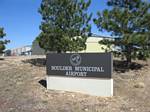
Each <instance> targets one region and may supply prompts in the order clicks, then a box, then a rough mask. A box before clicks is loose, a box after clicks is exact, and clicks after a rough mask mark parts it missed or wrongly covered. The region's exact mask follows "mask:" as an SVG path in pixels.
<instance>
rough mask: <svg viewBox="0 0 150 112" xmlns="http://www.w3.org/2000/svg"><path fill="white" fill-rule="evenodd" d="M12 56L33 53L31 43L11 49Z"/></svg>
mask: <svg viewBox="0 0 150 112" xmlns="http://www.w3.org/2000/svg"><path fill="white" fill-rule="evenodd" d="M11 55H12V56H21V55H31V45H27V46H23V47H19V48H15V49H11Z"/></svg>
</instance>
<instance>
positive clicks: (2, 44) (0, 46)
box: [0, 28, 9, 53]
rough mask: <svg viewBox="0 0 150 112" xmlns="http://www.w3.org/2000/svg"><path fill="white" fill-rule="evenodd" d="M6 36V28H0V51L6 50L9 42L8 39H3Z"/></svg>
mask: <svg viewBox="0 0 150 112" xmlns="http://www.w3.org/2000/svg"><path fill="white" fill-rule="evenodd" d="M4 36H6V34H5V33H4V29H3V28H0V53H3V51H4V50H5V44H7V43H8V42H9V41H8V40H4V39H3V38H4Z"/></svg>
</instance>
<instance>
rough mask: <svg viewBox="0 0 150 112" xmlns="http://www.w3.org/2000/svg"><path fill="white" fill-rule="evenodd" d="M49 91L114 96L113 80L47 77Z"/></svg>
mask: <svg viewBox="0 0 150 112" xmlns="http://www.w3.org/2000/svg"><path fill="white" fill-rule="evenodd" d="M47 89H53V90H63V91H71V92H80V93H83V94H89V95H93V96H102V97H111V96H113V79H91V78H90V79H88V78H86V79H85V78H84V79H83V78H71V77H55V76H47Z"/></svg>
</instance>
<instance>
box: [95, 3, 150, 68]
mask: <svg viewBox="0 0 150 112" xmlns="http://www.w3.org/2000/svg"><path fill="white" fill-rule="evenodd" d="M107 5H108V6H109V7H111V8H110V9H109V10H108V9H105V10H104V11H102V12H98V13H97V16H98V17H97V18H96V19H94V22H95V24H96V25H97V27H98V29H99V30H100V31H103V30H106V31H108V32H110V33H111V35H112V36H113V37H114V38H115V39H114V40H102V41H100V42H99V43H100V44H105V45H108V46H109V47H110V46H111V45H114V46H117V47H119V48H121V51H120V55H121V56H122V57H126V61H127V65H128V66H129V65H130V64H131V61H132V59H146V58H147V57H149V56H150V21H149V20H150V12H149V10H150V3H149V2H145V1H143V0H109V1H108V2H107ZM115 53H117V52H115Z"/></svg>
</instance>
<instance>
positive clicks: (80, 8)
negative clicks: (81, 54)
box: [37, 0, 92, 53]
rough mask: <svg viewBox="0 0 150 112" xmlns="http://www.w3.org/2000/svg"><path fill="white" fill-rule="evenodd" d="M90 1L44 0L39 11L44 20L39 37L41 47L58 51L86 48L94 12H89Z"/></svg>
mask: <svg viewBox="0 0 150 112" xmlns="http://www.w3.org/2000/svg"><path fill="white" fill-rule="evenodd" d="M90 3H91V1H90V0H88V1H87V2H85V1H84V0H42V3H41V7H40V9H39V12H40V14H41V15H42V19H43V20H42V23H41V26H40V29H41V33H40V35H39V36H38V37H37V40H38V41H39V45H40V47H41V48H43V49H45V50H46V51H57V52H58V53H61V52H66V51H80V50H84V49H86V44H85V42H86V39H87V36H88V34H90V29H91V26H90V25H89V21H90V19H91V16H92V14H88V13H87V9H88V7H89V5H90Z"/></svg>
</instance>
